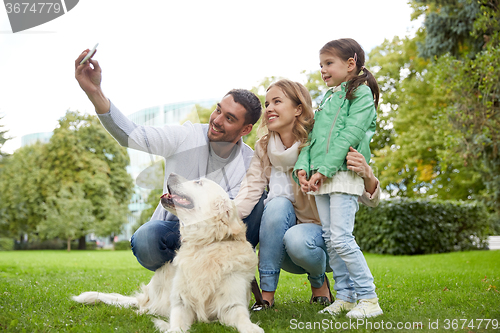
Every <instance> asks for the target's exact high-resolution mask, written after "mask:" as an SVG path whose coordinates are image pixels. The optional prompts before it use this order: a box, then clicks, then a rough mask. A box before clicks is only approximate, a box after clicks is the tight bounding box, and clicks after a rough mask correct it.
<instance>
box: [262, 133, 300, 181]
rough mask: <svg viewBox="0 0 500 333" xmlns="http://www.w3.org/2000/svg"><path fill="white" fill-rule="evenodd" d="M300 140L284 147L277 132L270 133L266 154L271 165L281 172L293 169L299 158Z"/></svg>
mask: <svg viewBox="0 0 500 333" xmlns="http://www.w3.org/2000/svg"><path fill="white" fill-rule="evenodd" d="M299 145H300V142H299V141H297V142H295V143H294V144H293V145H292V146H291V147H290V148H288V149H285V146H284V145H283V142H282V141H281V138H280V136H279V135H278V134H275V133H271V134H270V136H269V142H268V144H267V155H268V156H269V161H270V162H271V165H272V166H273V167H275V168H276V169H278V170H279V171H281V172H287V171H289V170H293V167H294V166H295V163H296V162H297V158H299Z"/></svg>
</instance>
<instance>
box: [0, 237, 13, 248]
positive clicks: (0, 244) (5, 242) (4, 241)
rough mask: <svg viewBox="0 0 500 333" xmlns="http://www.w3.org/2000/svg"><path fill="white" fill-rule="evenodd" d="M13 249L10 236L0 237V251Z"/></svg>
mask: <svg viewBox="0 0 500 333" xmlns="http://www.w3.org/2000/svg"><path fill="white" fill-rule="evenodd" d="M12 250H14V240H13V239H12V238H3V237H2V238H0V251H12Z"/></svg>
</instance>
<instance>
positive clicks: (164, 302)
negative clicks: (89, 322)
mask: <svg viewBox="0 0 500 333" xmlns="http://www.w3.org/2000/svg"><path fill="white" fill-rule="evenodd" d="M167 188H168V193H167V194H164V195H163V196H162V197H161V204H162V205H163V207H164V208H165V209H167V210H168V211H170V212H172V213H173V214H175V215H176V216H178V217H179V220H180V221H181V222H180V233H181V240H182V245H181V247H180V249H179V250H178V252H177V255H176V256H175V258H174V260H173V261H172V262H171V263H166V264H165V265H163V266H162V267H161V268H160V269H158V270H157V271H156V272H155V274H154V276H153V278H152V279H151V281H150V282H149V284H148V285H146V286H143V287H142V293H138V294H136V295H135V296H123V295H120V294H103V293H98V292H85V293H82V294H81V295H79V296H74V297H73V299H74V300H75V301H77V302H80V303H85V304H95V303H97V302H103V303H107V304H113V305H119V306H134V307H138V308H139V312H141V313H149V314H154V315H160V316H164V317H168V318H169V321H170V322H169V323H167V322H165V321H163V320H159V319H153V321H154V322H155V326H156V327H157V328H158V329H159V330H160V331H161V332H185V331H187V330H189V328H190V326H191V325H192V323H193V322H194V321H201V322H210V321H214V320H219V322H221V323H222V324H225V325H228V326H233V327H235V328H236V329H237V330H238V331H239V332H241V333H253V332H255V333H261V332H264V330H263V329H262V328H260V327H259V326H258V325H256V324H253V323H252V322H251V321H250V314H249V311H248V305H249V302H250V284H251V281H252V280H253V278H254V275H255V269H256V267H257V260H258V259H257V257H256V255H255V253H254V251H253V249H252V246H251V245H250V243H249V242H247V240H246V226H245V224H244V223H243V222H242V221H241V220H240V219H239V217H238V213H237V211H236V207H235V205H234V203H233V202H232V201H231V200H230V198H229V196H228V195H227V193H226V192H225V191H224V190H223V189H222V188H221V187H220V186H219V185H218V184H216V183H215V182H213V181H211V180H208V179H200V180H195V181H188V180H186V179H184V178H182V177H181V176H179V175H176V174H171V175H170V176H169V177H168V179H167Z"/></svg>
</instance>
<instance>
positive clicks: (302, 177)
mask: <svg viewBox="0 0 500 333" xmlns="http://www.w3.org/2000/svg"><path fill="white" fill-rule="evenodd" d="M297 178H299V184H300V190H301V191H302V192H304V193H307V192H309V182H308V181H307V173H306V172H305V170H299V171H297Z"/></svg>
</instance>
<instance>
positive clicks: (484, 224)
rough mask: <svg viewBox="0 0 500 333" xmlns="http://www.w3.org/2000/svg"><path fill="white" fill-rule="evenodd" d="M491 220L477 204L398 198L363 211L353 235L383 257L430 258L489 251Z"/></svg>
mask: <svg viewBox="0 0 500 333" xmlns="http://www.w3.org/2000/svg"><path fill="white" fill-rule="evenodd" d="M489 228H490V220H489V218H488V214H487V211H486V208H485V207H484V205H483V204H481V203H477V202H469V203H464V202H458V201H438V200H429V199H408V198H397V199H392V200H384V201H382V202H381V203H380V205H379V206H378V207H376V208H367V207H364V206H361V207H360V210H359V211H358V213H357V214H356V223H355V227H354V234H355V235H356V241H357V243H358V245H359V246H360V248H361V249H362V250H363V251H366V252H372V253H380V254H397V255H402V254H430V253H444V252H453V251H468V250H477V249H486V248H487V245H488V244H487V243H488V242H487V235H488V234H489V232H490V230H489Z"/></svg>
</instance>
